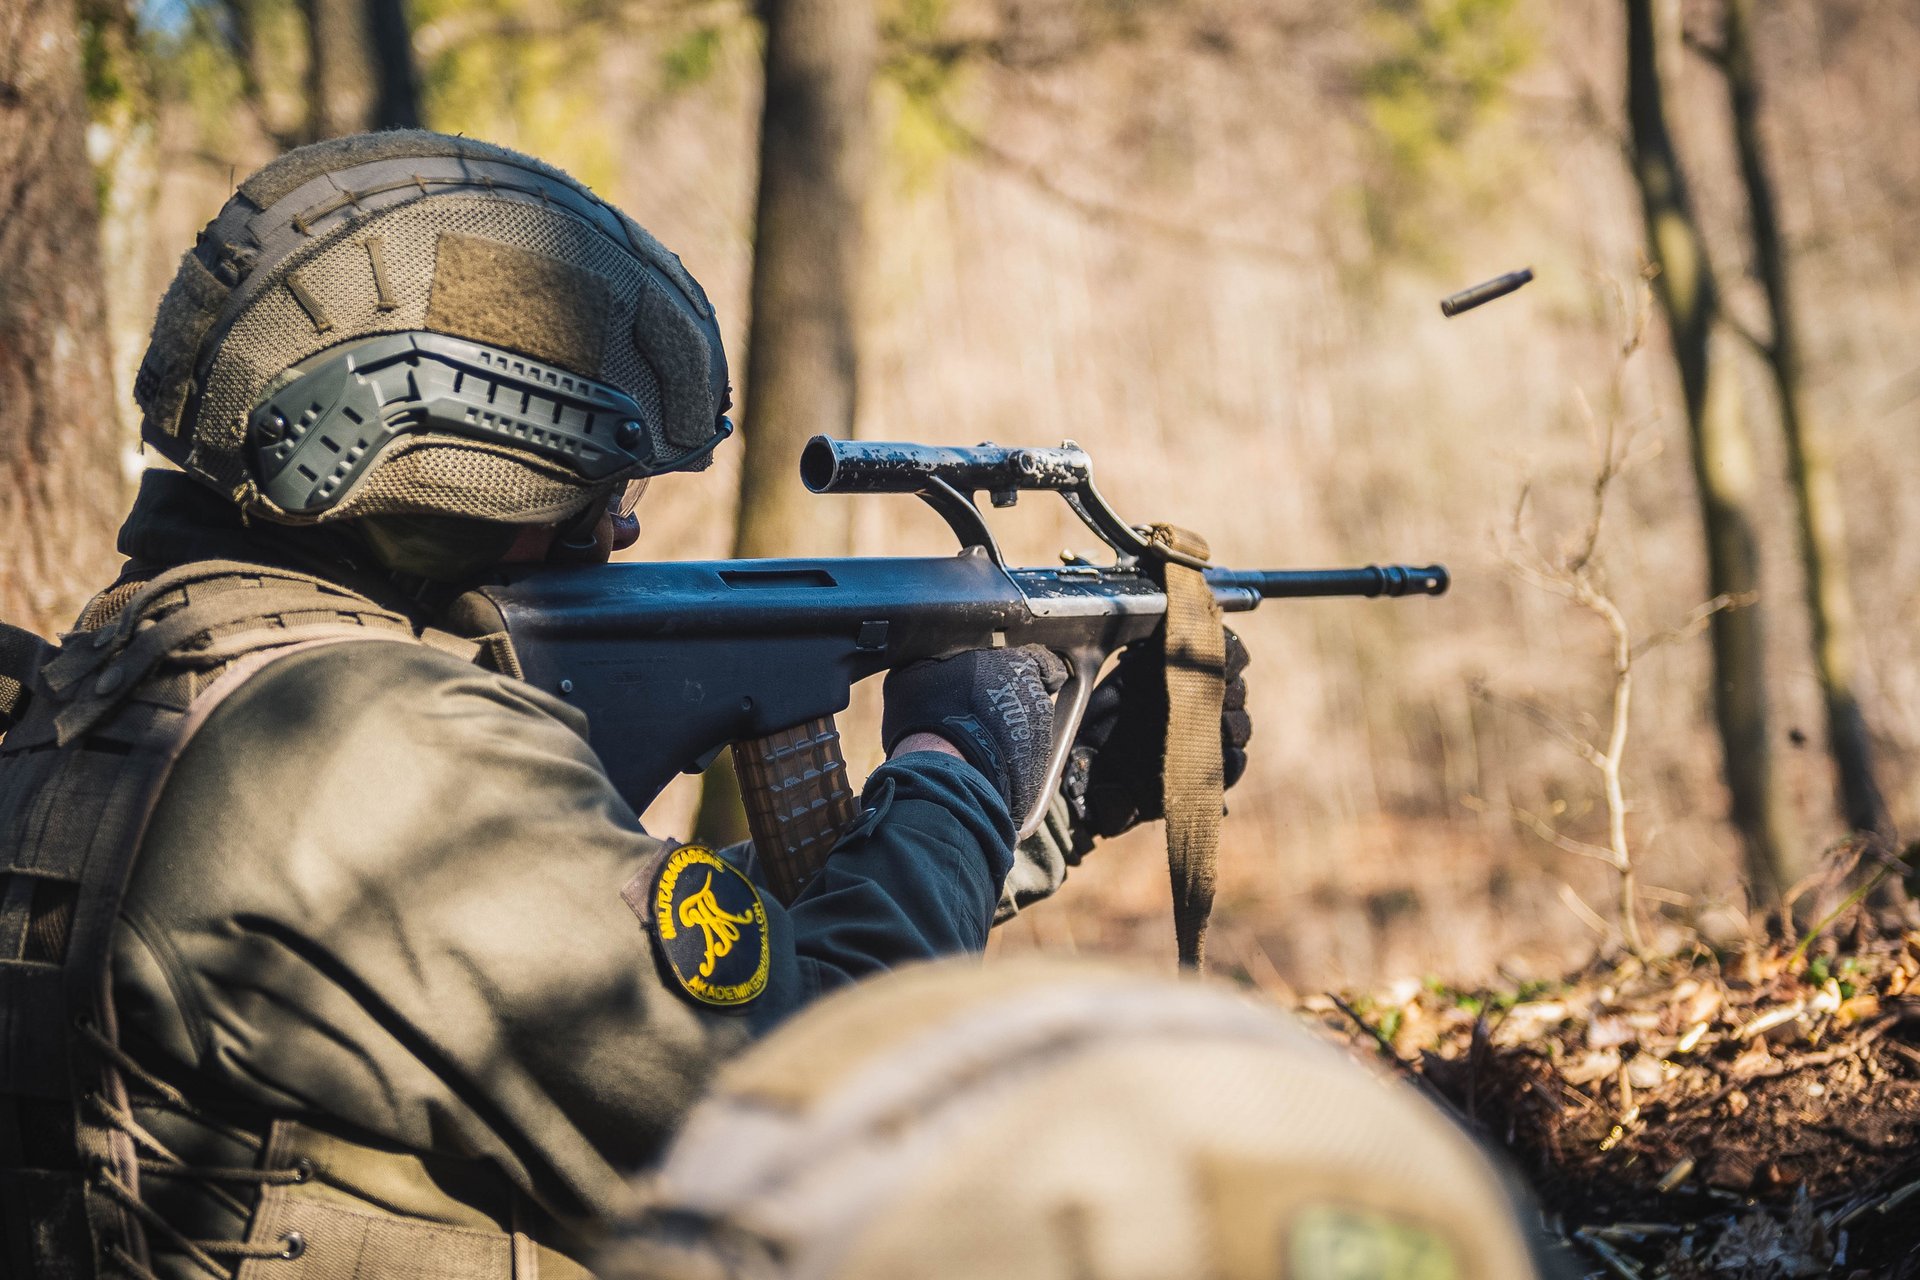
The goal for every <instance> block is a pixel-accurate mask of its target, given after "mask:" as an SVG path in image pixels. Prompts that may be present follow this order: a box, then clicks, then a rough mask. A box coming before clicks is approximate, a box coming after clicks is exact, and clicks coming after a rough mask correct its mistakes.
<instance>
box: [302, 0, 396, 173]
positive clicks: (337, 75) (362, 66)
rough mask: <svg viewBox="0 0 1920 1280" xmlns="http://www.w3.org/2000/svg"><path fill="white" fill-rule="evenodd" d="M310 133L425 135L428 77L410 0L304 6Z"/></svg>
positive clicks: (311, 1) (337, 0)
mask: <svg viewBox="0 0 1920 1280" xmlns="http://www.w3.org/2000/svg"><path fill="white" fill-rule="evenodd" d="M303 4H304V6H305V10H306V16H307V113H308V114H307V132H308V135H309V137H311V138H313V139H316V140H317V139H320V138H335V137H338V136H340V135H341V134H344V133H360V132H362V131H364V130H367V129H400V128H417V127H419V124H420V119H421V117H420V76H419V73H418V72H417V71H416V70H415V68H414V61H413V42H412V35H411V31H410V28H409V27H408V25H407V11H406V2H405V0H303Z"/></svg>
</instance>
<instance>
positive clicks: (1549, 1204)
mask: <svg viewBox="0 0 1920 1280" xmlns="http://www.w3.org/2000/svg"><path fill="white" fill-rule="evenodd" d="M1858 914H1859V916H1860V919H1859V921H1858V922H1857V923H1854V924H1853V925H1852V926H1851V928H1850V930H1849V931H1848V932H1846V933H1843V934H1842V935H1841V936H1840V938H1839V940H1838V942H1837V944H1836V941H1835V940H1834V939H1833V938H1831V937H1828V938H1823V939H1822V943H1821V947H1820V948H1819V949H1814V948H1808V949H1806V950H1804V951H1802V950H1796V949H1795V948H1794V947H1793V946H1792V944H1791V943H1786V944H1777V945H1766V944H1762V945H1759V946H1756V947H1752V948H1750V949H1747V950H1743V951H1740V952H1737V953H1734V954H1731V955H1726V954H1716V953H1714V952H1712V951H1709V950H1707V949H1705V948H1701V949H1699V950H1698V951H1696V952H1694V953H1692V954H1686V955H1679V956H1670V957H1664V958H1661V959H1657V960H1646V961H1642V960H1636V959H1633V958H1631V957H1624V958H1623V957H1614V958H1611V959H1601V960H1596V961H1595V962H1594V963H1593V964H1591V965H1589V966H1587V967H1586V968H1585V969H1583V970H1581V971H1579V972H1576V973H1573V974H1570V975H1568V976H1567V977H1566V978H1565V979H1563V980H1561V981H1556V982H1537V983H1529V984H1526V985H1524V986H1522V987H1521V988H1519V989H1517V990H1505V991H1502V990H1491V991H1489V990H1482V991H1462V990H1457V989H1452V988H1449V987H1446V986H1444V985H1441V984H1439V983H1428V984H1426V985H1424V986H1419V987H1415V988H1413V989H1411V990H1408V989H1406V988H1404V987H1403V988H1401V989H1398V990H1395V991H1393V992H1391V993H1388V994H1384V995H1380V994H1376V995H1373V996H1371V997H1365V998H1353V999H1351V1000H1348V999H1342V998H1340V997H1333V996H1323V997H1315V998H1311V999H1309V1000H1307V1001H1306V1002H1305V1003H1306V1006H1307V1008H1308V1009H1309V1010H1312V1011H1314V1012H1315V1013H1316V1014H1317V1015H1318V1016H1319V1017H1320V1018H1321V1019H1323V1020H1324V1021H1326V1023H1327V1024H1328V1025H1329V1026H1330V1027H1337V1028H1339V1029H1340V1030H1341V1032H1342V1033H1343V1034H1345V1035H1348V1036H1350V1037H1351V1038H1352V1039H1354V1040H1355V1041H1356V1042H1358V1043H1359V1044H1361V1045H1363V1046H1365V1045H1366V1044H1367V1042H1368V1041H1369V1040H1371V1041H1373V1042H1375V1044H1374V1047H1376V1048H1378V1050H1379V1051H1380V1052H1382V1053H1383V1054H1391V1055H1392V1057H1393V1059H1394V1060H1395V1061H1396V1062H1397V1063H1398V1064H1399V1066H1400V1068H1401V1069H1402V1070H1404V1071H1405V1072H1406V1073H1407V1074H1409V1075H1410V1076H1412V1077H1414V1078H1415V1080H1416V1082H1417V1083H1418V1084H1419V1085H1420V1087H1421V1088H1422V1089H1423V1090H1425V1091H1427V1092H1428V1093H1429V1094H1430V1095H1433V1096H1435V1097H1437V1098H1438V1100H1440V1101H1441V1102H1442V1103H1443V1104H1444V1105H1447V1106H1448V1107H1449V1108H1450V1109H1452V1110H1453V1111H1454V1112H1455V1114H1457V1115H1458V1116H1459V1117H1461V1119H1462V1120H1463V1121H1464V1122H1465V1123H1466V1124H1467V1125H1468V1126H1469V1127H1470V1128H1472V1129H1474V1130H1477V1131H1478V1132H1479V1133H1480V1134H1481V1135H1482V1136H1483V1137H1484V1138H1485V1139H1486V1140H1487V1141H1489V1142H1490V1143H1492V1144H1493V1145H1495V1146H1499V1147H1504V1148H1505V1149H1506V1150H1507V1151H1508V1152H1509V1153H1510V1154H1511V1157H1512V1159H1513V1161H1514V1163H1515V1164H1516V1165H1517V1166H1518V1167H1519V1169H1520V1171H1521V1172H1522V1174H1523V1175H1525V1176H1526V1177H1527V1178H1528V1179H1529V1180H1530V1181H1531V1183H1532V1185H1533V1186H1534V1188H1535V1190H1536V1192H1537V1194H1538V1195H1539V1197H1540V1200H1541V1202H1542V1204H1543V1206H1544V1208H1545V1210H1546V1213H1547V1217H1548V1222H1549V1225H1550V1226H1552V1227H1553V1228H1554V1229H1555V1230H1556V1231H1558V1232H1559V1234H1560V1235H1561V1236H1562V1237H1563V1238H1564V1239H1565V1240H1566V1242H1567V1244H1568V1246H1569V1248H1570V1249H1571V1250H1572V1251H1573V1253H1574V1256H1575V1257H1576V1258H1577V1259H1578V1263H1577V1264H1576V1269H1578V1268H1579V1267H1581V1266H1584V1269H1585V1272H1586V1274H1588V1275H1590V1276H1609V1275H1615V1276H1622V1277H1645V1278H1646V1280H1655V1278H1656V1277H1668V1278H1671V1280H1690V1278H1692V1277H1742V1278H1743V1280H1776V1278H1784V1277H1794V1276H1820V1275H1834V1276H1843V1277H1846V1276H1861V1277H1867V1276H1871V1277H1899V1278H1907V1277H1920V932H1912V931H1902V930H1900V929H1899V928H1878V927H1875V926H1873V925H1872V924H1871V923H1869V922H1868V921H1867V919H1866V915H1865V913H1864V912H1862V913H1858Z"/></svg>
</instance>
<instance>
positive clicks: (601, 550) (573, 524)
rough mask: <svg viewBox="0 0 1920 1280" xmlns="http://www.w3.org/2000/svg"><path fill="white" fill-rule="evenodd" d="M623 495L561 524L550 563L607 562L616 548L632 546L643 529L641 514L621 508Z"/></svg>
mask: <svg viewBox="0 0 1920 1280" xmlns="http://www.w3.org/2000/svg"><path fill="white" fill-rule="evenodd" d="M619 500H620V495H619V494H617V493H616V494H615V495H614V496H613V497H611V498H609V499H608V500H607V502H606V503H605V504H604V505H601V506H589V507H588V508H587V509H586V510H585V511H582V512H581V513H580V514H579V515H577V516H575V517H573V519H571V520H569V521H567V522H566V523H565V524H563V525H561V526H560V527H559V529H558V530H556V531H555V533H554V535H553V544H552V546H550V547H549V548H548V549H547V563H548V564H605V563H606V561H607V558H608V557H609V556H611V555H612V554H613V553H614V552H615V551H617V550H621V549H623V548H625V547H630V546H632V545H633V543H634V539H635V538H636V537H638V536H639V533H640V520H639V517H637V516H635V515H633V514H632V513H631V512H623V511H621V510H619V507H618V503H619Z"/></svg>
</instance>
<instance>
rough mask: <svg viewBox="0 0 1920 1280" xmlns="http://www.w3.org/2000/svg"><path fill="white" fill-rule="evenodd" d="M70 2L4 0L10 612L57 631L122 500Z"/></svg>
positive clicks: (3, 437)
mask: <svg viewBox="0 0 1920 1280" xmlns="http://www.w3.org/2000/svg"><path fill="white" fill-rule="evenodd" d="M87 123H88V121H87V102H86V94H85V92H84V87H83V83H82V79H81V51H80V42H79V39H78V37H77V35H76V32H75V26H74V9H73V5H72V2H71V0H0V209H5V210H6V211H7V212H6V216H5V217H4V218H0V263H4V264H5V266H4V268H0V472H4V475H3V476H0V547H4V548H5V551H4V552H0V616H4V617H6V618H7V620H8V621H11V622H15V623H18V624H21V625H30V626H35V627H38V628H40V629H42V630H48V629H50V628H52V627H53V626H55V625H59V624H64V623H65V622H67V621H68V620H69V619H70V618H71V617H72V616H73V611H74V610H75V608H76V607H77V605H78V603H79V601H80V599H81V598H82V597H83V595H84V593H85V591H86V589H87V588H88V586H89V585H90V583H92V581H93V580H95V579H97V578H98V576H99V573H100V571H101V569H103V568H104V567H105V566H107V565H108V564H110V563H111V557H112V551H113V536H114V529H115V528H116V526H117V525H118V523H119V515H120V512H121V510H122V508H123V507H124V505H125V504H124V498H125V483H124V481H123V479H122V472H121V464H120V449H119V426H120V423H119V418H118V416H117V414H116V413H115V409H114V404H115V402H114V395H113V379H112V376H111V374H110V372H109V369H110V365H109V356H108V346H107V310H106V297H105V286H104V282H103V277H102V274H101V267H100V235H99V213H98V206H97V203H96V194H95V189H94V173H93V168H92V166H91V164H89V163H88V160H87V147H86V133H87Z"/></svg>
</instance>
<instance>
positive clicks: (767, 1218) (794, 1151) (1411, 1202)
mask: <svg viewBox="0 0 1920 1280" xmlns="http://www.w3.org/2000/svg"><path fill="white" fill-rule="evenodd" d="M643 1200H644V1201H645V1204H646V1207H645V1209H644V1211H643V1212H642V1213H641V1214H640V1215H639V1216H638V1217H637V1218H636V1219H635V1220H633V1221H632V1222H630V1223H628V1224H627V1226H626V1228H625V1230H624V1238H623V1239H622V1240H621V1241H620V1242H619V1243H618V1244H616V1245H615V1246H613V1247H611V1248H610V1249H609V1250H608V1252H607V1253H606V1254H605V1255H603V1257H602V1258H601V1259H600V1260H599V1262H598V1264H597V1266H596V1268H595V1271H596V1274H598V1275H600V1276H602V1277H605V1278H606V1280H639V1278H640V1277H647V1278H648V1280H723V1278H724V1280H829V1278H831V1280H889V1278H891V1277H898V1276H909V1275H910V1276H914V1277H916V1278H917V1280H947V1278H949V1277H951V1278H952V1280H962V1278H964V1277H974V1276H994V1277H997V1278H999V1280H1170V1278H1172V1277H1189V1276H1191V1277H1208V1278H1209V1280H1270V1278H1271V1277H1275V1276H1286V1277H1290V1278H1291V1280H1345V1278H1346V1277H1351V1276H1397V1277H1405V1278H1407V1280H1533V1278H1534V1277H1538V1276H1547V1275H1556V1274H1558V1273H1559V1272H1560V1270H1561V1266H1560V1264H1559V1263H1558V1262H1556V1261H1555V1260H1554V1259H1553V1258H1552V1255H1551V1254H1550V1252H1549V1251H1548V1250H1547V1248H1546V1247H1545V1245H1544V1242H1543V1238H1542V1233H1541V1231H1540V1229H1539V1225H1538V1218H1537V1215H1536V1214H1535V1213H1534V1212H1533V1211H1532V1210H1531V1209H1530V1208H1529V1207H1528V1206H1527V1205H1526V1204H1525V1202H1524V1199H1523V1197H1522V1196H1521V1195H1520V1194H1519V1193H1518V1192H1517V1191H1516V1190H1515V1189H1514V1187H1513V1186H1512V1185H1511V1184H1510V1183H1509V1182H1508V1181H1507V1180H1506V1178H1505V1177H1504V1175H1503V1174H1501V1173H1500V1172H1499V1171H1498V1170H1497V1169H1496V1168H1495V1166H1494V1165H1493V1163H1492V1162H1491V1161H1490V1160H1489V1159H1488V1158H1487V1157H1486V1156H1485V1155H1483V1154H1482V1153H1481V1152H1480V1151H1479V1150H1478V1149H1477V1148H1476V1147H1475V1146H1474V1144H1473V1143H1472V1142H1470V1141H1469V1140H1468V1138H1467V1137H1466V1135H1465V1134H1463V1133H1462V1132H1461V1131H1460V1130H1458V1129H1457V1128H1456V1127H1454V1125H1453V1124H1452V1123H1451V1122H1450V1121H1449V1120H1448V1119H1447V1118H1446V1117H1445V1116H1443V1115H1442V1114H1441V1113H1440V1112H1438V1111H1437V1110H1436V1109H1435V1108H1433V1107H1432V1106H1431V1105H1429V1104H1428V1103H1426V1102H1425V1101H1424V1100H1423V1099H1421V1098H1419V1097H1418V1096H1417V1095H1415V1094H1414V1093H1413V1092H1412V1091H1411V1090H1410V1089H1408V1088H1406V1087H1405V1086H1403V1085H1401V1084H1400V1083H1399V1082H1397V1081H1393V1080H1389V1079H1386V1078H1384V1077H1383V1076H1381V1075H1379V1074H1377V1073H1375V1072H1374V1071H1372V1070H1370V1069H1368V1068H1366V1067H1363V1066H1361V1065H1360V1064H1359V1063H1356V1062H1355V1061H1353V1060H1352V1059H1350V1058H1349V1057H1347V1056H1346V1055H1345V1054H1344V1053H1342V1052H1340V1051H1339V1050H1338V1049H1336V1048H1334V1047H1333V1046H1331V1045H1328V1044H1326V1043H1323V1042H1321V1041H1320V1040H1318V1039H1317V1038H1316V1037H1315V1036H1314V1035H1313V1034H1312V1033H1311V1032H1309V1031H1308V1030H1306V1029H1305V1028H1304V1027H1302V1026H1300V1025H1299V1024H1298V1023H1296V1022H1295V1021H1294V1020H1293V1019H1292V1018H1291V1017H1290V1016H1289V1015H1287V1014H1285V1013H1284V1012H1282V1011H1281V1010H1279V1009H1277V1008H1273V1007H1271V1006H1268V1005H1264V1004H1261V1003H1256V1002H1255V1001H1253V1000H1251V999H1249V998H1247V997H1246V996H1245V995H1243V994H1242V993H1241V992H1239V991H1237V990H1235V989H1233V988H1231V987H1227V986H1225V985H1223V984H1213V983H1202V982H1179V981H1173V980H1170V979H1168V978H1163V977H1155V976H1145V975H1140V974H1135V973H1130V972H1126V971H1122V970H1117V969H1110V968H1106V967H1102V966H1095V965H1088V964H1069V963H1062V962H1058V961H1043V960H1038V959H1033V960H1022V961H1016V962H1005V961H1003V962H1000V963H997V964H992V965H988V966H981V965H979V964H978V963H976V962H972V961H969V960H953V961H943V962H940V963H938V964H932V965H924V966H919V967H917V968H909V969H904V970H900V971H898V972H895V973H892V974H889V975H887V976H884V977H880V978H876V979H872V980H869V981H867V982H863V983H860V984H858V985H857V986H855V987H853V988H851V989H849V990H847V991H844V992H841V993H838V994H835V995H833V996H830V997H828V998H827V999H825V1000H823V1001H821V1002H819V1003H818V1004H816V1005H814V1006H812V1007H811V1008H810V1009H808V1010H807V1011H806V1012H805V1013H803V1014H802V1015H801V1016H800V1017H799V1018H797V1019H796V1020H794V1021H793V1022H791V1023H789V1024H787V1025H786V1026H785V1027H783V1028H781V1029H780V1030H779V1031H777V1032H776V1033H774V1034H773V1035H772V1036H770V1037H768V1038H767V1039H766V1040H764V1041H762V1042H761V1043H760V1044H758V1045H757V1046H755V1047H754V1048H753V1049H752V1050H750V1051H749V1052H748V1053H746V1054H745V1055H743V1056H742V1057H741V1058H739V1059H738V1060H736V1062H735V1063H734V1064H732V1065H731V1066H730V1067H729V1068H728V1069H727V1070H726V1071H724V1072H723V1073H722V1075H721V1076H720V1078H719V1081H718V1083H717V1085H716V1087H715V1088H714V1089H713V1090H712V1091H711V1092H710V1093H709V1095H708V1096H707V1098H706V1099H705V1100H704V1101H703V1102H701V1103H700V1104H699V1106H697V1107H696V1108H695V1109H694V1111H693V1112H692V1114H691V1116H690V1117H689V1119H688V1120H687V1122H686V1124H685V1125H684V1126H683V1128H682V1129H681V1132H680V1135H679V1136H678V1137H677V1138H676V1139H675V1141H674V1144H673V1146H672V1147H671V1148H670V1150H669V1151H668V1154H667V1157H666V1159H665V1161H664V1162H663V1164H662V1166H661V1168H660V1170H659V1171H658V1173H657V1174H656V1175H654V1176H653V1177H652V1178H651V1180H650V1181H649V1182H648V1183H647V1184H645V1186H644V1189H643Z"/></svg>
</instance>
